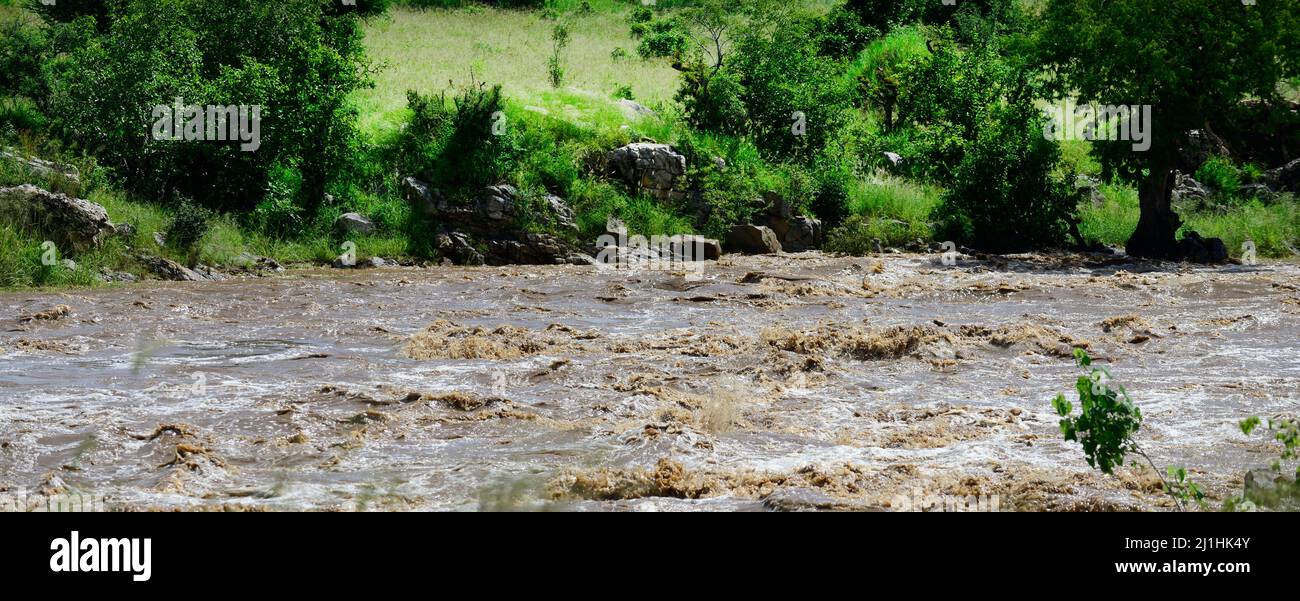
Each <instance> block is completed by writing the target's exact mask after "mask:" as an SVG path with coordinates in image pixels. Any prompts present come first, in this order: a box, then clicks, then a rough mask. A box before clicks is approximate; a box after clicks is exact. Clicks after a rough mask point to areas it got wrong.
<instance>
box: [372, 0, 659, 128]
mask: <svg viewBox="0 0 1300 601" xmlns="http://www.w3.org/2000/svg"><path fill="white" fill-rule="evenodd" d="M573 4H575V6H576V5H577V4H579V3H577V2H575V3H573ZM592 5H593V8H595V9H596V10H594V11H593V12H591V13H577V12H570V13H566V14H565V15H564V16H563V18H564V19H566V20H567V22H568V23H569V34H570V39H571V41H570V43H569V47H568V49H567V50H566V51H565V54H564V57H565V66H566V69H567V77H566V82H565V87H564V89H565V90H573V91H580V92H583V93H587V94H590V95H594V96H595V97H598V98H602V99H609V98H610V96H611V95H612V94H613V93H614V91H615V89H617V88H618V87H619V86H629V87H631V88H632V93H633V96H634V98H635V99H636V100H637V101H638V102H640V103H642V104H645V105H647V106H650V105H653V104H656V103H661V102H665V101H668V100H671V99H672V96H673V94H674V93H675V92H676V90H677V83H678V73H677V72H676V71H674V70H673V69H672V68H671V67H669V66H668V65H667V64H665V63H664V62H663V61H642V60H640V59H639V58H637V56H636V41H635V40H633V39H632V38H631V37H630V35H629V31H630V29H629V26H628V24H627V21H626V14H627V11H628V8H625V7H630V5H622V6H619V5H618V4H617V3H613V2H592ZM553 26H554V21H550V20H546V19H544V18H542V15H541V13H539V12H536V11H521V10H501V9H496V8H482V7H475V8H474V9H466V10H444V9H431V10H423V11H421V10H416V9H410V8H401V7H398V8H394V9H392V10H391V11H390V14H389V16H388V17H386V18H379V19H372V20H371V21H370V22H369V23H367V24H366V51H367V52H368V53H369V56H370V58H371V60H372V61H373V62H374V63H375V64H376V65H377V66H379V67H381V69H382V70H381V71H380V73H379V74H378V75H377V76H376V77H375V84H376V85H375V88H374V89H372V90H369V91H368V92H367V93H365V94H363V95H362V96H361V97H360V98H359V99H358V105H359V107H360V109H361V114H362V118H361V126H362V130H363V131H368V132H372V133H373V132H383V131H388V130H391V129H393V128H395V127H397V126H398V125H399V124H400V116H401V114H402V111H403V110H404V109H405V108H406V92H407V90H416V91H418V92H422V93H430V92H440V91H443V90H445V89H447V88H448V87H450V86H449V82H455V83H457V84H461V83H466V82H468V81H469V80H470V77H471V75H472V77H473V78H474V79H475V80H477V81H484V82H488V83H491V84H497V83H499V84H501V85H502V86H503V87H504V91H505V93H506V95H507V96H508V97H510V98H512V99H514V100H515V101H516V102H518V103H520V104H522V105H530V104H538V105H544V104H546V102H547V101H546V100H545V96H546V95H547V93H549V92H551V91H552V90H553V88H552V87H551V84H550V81H549V79H548V77H547V70H546V59H547V56H548V54H549V52H550V34H551V28H552V27H553ZM615 48H622V49H624V50H625V51H626V52H627V54H628V56H629V58H626V59H617V60H616V59H614V58H612V57H611V53H612V52H613V51H614V49H615Z"/></svg>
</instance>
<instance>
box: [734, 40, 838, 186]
mask: <svg viewBox="0 0 1300 601" xmlns="http://www.w3.org/2000/svg"><path fill="white" fill-rule="evenodd" d="M815 26H816V21H813V20H808V19H798V20H791V21H790V22H788V23H786V24H783V25H782V26H780V27H775V28H773V29H772V30H771V31H770V33H769V35H753V36H746V37H743V38H742V39H740V40H739V41H737V43H736V48H735V51H734V53H733V56H732V59H731V62H730V63H729V65H728V67H726V68H728V69H730V70H731V71H732V72H733V73H735V76H736V78H737V80H738V81H739V83H740V86H741V88H742V89H743V91H742V92H741V99H742V101H743V102H744V105H745V108H746V114H747V116H748V118H749V131H750V133H751V135H752V136H753V139H754V141H755V143H756V144H758V146H759V148H761V149H763V150H764V151H766V152H767V153H769V154H771V155H773V156H775V157H779V158H792V159H796V160H802V161H808V160H811V159H812V158H813V157H814V156H816V154H817V153H818V152H819V151H820V150H821V149H822V148H823V147H824V146H825V144H826V141H827V140H829V139H830V138H831V137H832V136H834V135H835V133H836V132H837V131H838V129H839V128H840V127H841V126H842V125H843V124H844V122H845V119H846V118H847V113H848V111H849V110H850V109H851V107H852V100H853V86H854V83H853V82H852V81H850V80H848V79H847V78H845V77H844V76H843V69H842V65H841V64H840V63H839V62H837V61H835V60H832V59H830V58H828V57H826V56H823V55H822V54H821V52H820V48H818V46H817V44H816V39H815V38H814V37H813V36H812V29H813V28H814V27H815Z"/></svg>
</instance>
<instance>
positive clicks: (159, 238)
mask: <svg viewBox="0 0 1300 601" xmlns="http://www.w3.org/2000/svg"><path fill="white" fill-rule="evenodd" d="M153 243H154V244H157V245H158V246H167V234H166V233H165V232H154V233H153Z"/></svg>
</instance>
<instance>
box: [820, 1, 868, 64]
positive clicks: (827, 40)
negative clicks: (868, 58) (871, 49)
mask: <svg viewBox="0 0 1300 601" xmlns="http://www.w3.org/2000/svg"><path fill="white" fill-rule="evenodd" d="M814 36H815V37H816V39H817V47H818V48H819V49H820V51H821V53H822V54H823V55H825V56H829V57H831V58H836V59H844V58H849V57H851V56H854V55H856V54H857V53H858V52H859V51H860V50H862V49H863V48H865V47H866V46H867V44H869V43H871V41H872V40H874V39H876V38H878V37H880V29H878V28H876V27H872V26H870V25H865V24H863V23H862V20H861V19H859V18H858V15H856V14H854V13H853V12H852V11H849V10H847V9H845V8H844V7H836V8H834V9H832V10H831V11H830V12H829V13H827V15H826V17H825V18H823V19H822V20H821V21H820V22H818V24H817V27H816V29H815V30H814Z"/></svg>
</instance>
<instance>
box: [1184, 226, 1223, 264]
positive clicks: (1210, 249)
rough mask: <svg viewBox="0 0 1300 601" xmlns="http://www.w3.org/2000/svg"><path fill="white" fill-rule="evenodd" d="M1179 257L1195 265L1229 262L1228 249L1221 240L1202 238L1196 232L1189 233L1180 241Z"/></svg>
mask: <svg viewBox="0 0 1300 601" xmlns="http://www.w3.org/2000/svg"><path fill="white" fill-rule="evenodd" d="M1178 252H1179V256H1181V257H1182V258H1183V260H1184V261H1191V262H1193V263H1223V262H1224V261H1227V260H1228V247H1227V246H1225V245H1224V244H1223V240H1220V239H1219V238H1209V239H1205V238H1202V237H1201V235H1200V234H1198V233H1196V232H1187V234H1186V235H1185V236H1183V239H1182V240H1179V241H1178Z"/></svg>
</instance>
